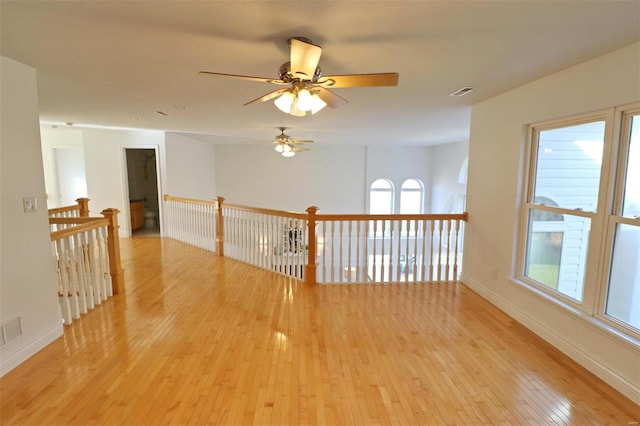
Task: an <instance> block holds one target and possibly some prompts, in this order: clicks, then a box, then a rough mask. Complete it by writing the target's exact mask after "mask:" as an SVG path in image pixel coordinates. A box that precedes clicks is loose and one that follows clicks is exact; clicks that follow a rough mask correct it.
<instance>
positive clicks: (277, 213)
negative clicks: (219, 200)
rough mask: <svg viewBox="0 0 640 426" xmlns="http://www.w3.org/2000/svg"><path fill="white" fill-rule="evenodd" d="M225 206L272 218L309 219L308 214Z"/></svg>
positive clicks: (236, 205)
mask: <svg viewBox="0 0 640 426" xmlns="http://www.w3.org/2000/svg"><path fill="white" fill-rule="evenodd" d="M224 206H225V207H226V208H230V209H236V210H242V211H245V212H252V213H262V214H268V215H271V216H280V217H290V218H294V219H306V218H307V217H308V215H307V214H306V213H300V212H290V211H286V210H272V209H263V208H259V207H249V206H241V205H239V204H225V205H224Z"/></svg>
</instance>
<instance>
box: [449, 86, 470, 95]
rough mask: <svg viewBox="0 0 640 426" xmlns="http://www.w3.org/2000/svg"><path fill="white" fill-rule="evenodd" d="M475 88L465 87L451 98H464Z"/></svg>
mask: <svg viewBox="0 0 640 426" xmlns="http://www.w3.org/2000/svg"><path fill="white" fill-rule="evenodd" d="M472 90H473V87H468V86H467V87H463V88H462V89H458V90H456V91H455V92H453V93H451V94H450V95H449V96H464V95H466V94H467V93H469V92H471V91H472Z"/></svg>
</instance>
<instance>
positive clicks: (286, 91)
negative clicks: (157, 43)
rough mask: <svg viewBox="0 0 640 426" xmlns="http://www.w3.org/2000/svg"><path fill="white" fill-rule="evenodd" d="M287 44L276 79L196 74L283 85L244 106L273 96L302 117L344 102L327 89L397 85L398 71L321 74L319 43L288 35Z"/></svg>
mask: <svg viewBox="0 0 640 426" xmlns="http://www.w3.org/2000/svg"><path fill="white" fill-rule="evenodd" d="M289 46H290V50H291V58H290V61H289V62H285V63H284V64H282V65H281V66H280V69H279V70H278V78H267V77H251V76H246V75H236V74H223V73H218V72H211V71H200V72H199V73H198V75H200V76H217V77H228V78H235V79H240V80H249V81H258V82H264V83H271V84H276V85H279V86H287V87H282V88H280V89H277V90H274V91H273V92H270V93H267V94H266V95H264V96H261V97H259V98H257V99H254V100H252V101H250V102H247V103H246V104H245V106H246V105H251V104H255V103H260V102H266V101H270V100H272V99H275V101H274V104H275V105H276V107H278V109H280V110H281V111H282V112H285V113H287V114H291V115H294V116H297V117H303V116H305V115H307V113H311V114H315V113H316V112H318V111H320V110H321V109H322V108H324V107H325V106H327V105H329V106H330V107H331V108H338V107H339V106H342V105H344V104H346V103H347V102H348V101H347V100H346V99H344V98H342V97H340V96H338V95H336V94H335V93H333V92H332V91H330V90H329V88H331V89H337V88H341V87H381V86H397V85H398V73H395V72H390V73H378V74H346V75H331V76H325V75H323V74H322V71H321V70H320V67H319V66H318V63H319V62H320V56H321V55H322V48H321V47H320V46H316V45H315V44H312V42H311V40H309V39H308V38H304V37H294V38H290V39H289ZM276 98H277V99H276Z"/></svg>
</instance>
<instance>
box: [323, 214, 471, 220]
mask: <svg viewBox="0 0 640 426" xmlns="http://www.w3.org/2000/svg"><path fill="white" fill-rule="evenodd" d="M468 217H469V215H468V213H467V212H464V213H437V214H433V213H425V214H318V215H316V220H318V221H327V222H330V221H340V220H462V221H465V222H466V221H467V219H468Z"/></svg>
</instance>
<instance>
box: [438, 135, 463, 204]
mask: <svg viewBox="0 0 640 426" xmlns="http://www.w3.org/2000/svg"><path fill="white" fill-rule="evenodd" d="M431 154H432V161H431V164H432V167H431V170H432V173H431V210H430V213H462V212H463V211H464V207H465V205H464V203H465V196H466V192H467V185H466V183H460V180H459V177H460V169H461V168H462V167H463V164H464V162H465V159H467V157H468V154H469V142H467V141H464V142H456V143H448V144H444V145H436V146H433V147H432V148H431Z"/></svg>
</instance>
